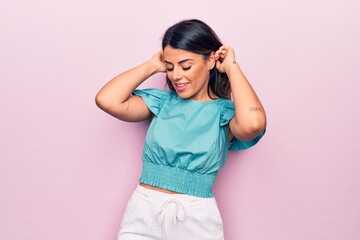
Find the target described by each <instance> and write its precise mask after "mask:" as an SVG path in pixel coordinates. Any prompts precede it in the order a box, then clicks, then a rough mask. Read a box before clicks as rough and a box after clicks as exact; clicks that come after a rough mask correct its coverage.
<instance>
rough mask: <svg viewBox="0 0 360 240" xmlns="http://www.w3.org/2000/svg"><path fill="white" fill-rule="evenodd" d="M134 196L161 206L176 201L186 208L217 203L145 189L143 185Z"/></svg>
mask: <svg viewBox="0 0 360 240" xmlns="http://www.w3.org/2000/svg"><path fill="white" fill-rule="evenodd" d="M134 194H135V195H136V196H137V197H140V198H142V199H143V200H146V201H151V202H158V203H159V204H162V203H163V202H166V201H169V200H172V199H176V200H178V201H180V202H181V203H182V204H183V205H184V206H201V205H206V204H209V203H212V202H215V203H216V200H215V198H214V197H212V198H202V197H196V196H192V195H187V194H176V193H175V194H172V193H164V192H160V191H156V190H152V189H148V188H145V187H143V186H141V185H138V186H137V188H136V190H135V191H134Z"/></svg>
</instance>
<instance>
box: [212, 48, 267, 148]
mask: <svg viewBox="0 0 360 240" xmlns="http://www.w3.org/2000/svg"><path fill="white" fill-rule="evenodd" d="M215 58H216V59H217V63H216V67H217V68H218V70H219V71H220V72H225V73H226V74H227V76H228V78H229V81H230V87H231V93H232V96H233V101H234V105H235V117H233V118H232V119H231V121H230V123H229V127H230V131H231V133H232V134H233V135H234V136H235V137H236V138H238V139H240V140H242V141H249V140H251V139H253V138H255V137H256V136H258V135H259V134H260V133H261V132H263V131H264V130H265V128H266V114H265V110H264V108H263V106H262V104H261V102H260V100H259V98H258V97H257V95H256V93H255V91H254V89H253V88H252V87H251V85H250V83H249V81H248V80H247V79H246V77H245V76H244V74H243V73H242V71H241V69H240V66H239V65H238V63H237V62H236V59H235V53H234V50H233V49H232V48H231V47H229V46H222V47H221V48H220V49H219V50H218V51H216V53H215ZM219 59H220V60H222V62H220V61H219Z"/></svg>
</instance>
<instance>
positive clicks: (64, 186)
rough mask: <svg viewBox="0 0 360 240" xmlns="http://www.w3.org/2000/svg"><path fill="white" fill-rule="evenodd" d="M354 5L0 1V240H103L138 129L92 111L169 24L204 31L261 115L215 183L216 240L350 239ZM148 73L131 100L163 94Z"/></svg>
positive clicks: (355, 201) (358, 112) (355, 98)
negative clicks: (248, 145)
mask: <svg viewBox="0 0 360 240" xmlns="http://www.w3.org/2000/svg"><path fill="white" fill-rule="evenodd" d="M359 10H360V2H359V1H357V0H343V1H331V0H330V1H329V0H326V1H325V0H317V1H313V0H311V1H310V0H305V1H288V0H274V1H260V0H251V1H250V0H245V1H238V0H236V1H235V0H234V1H226V0H222V1H209V0H207V1H194V0H191V1H190V0H182V1H137V0H133V1H85V0H76V1H73V0H71V1H70V0H63V1H56V2H54V1H46V0H32V1H25V0H23V1H13V0H2V1H1V2H0V28H1V29H0V102H1V120H0V121H1V124H0V239H1V240H23V239H27V240H48V239H52V240H82V239H86V240H99V239H101V240H111V239H115V238H116V234H117V231H118V227H119V225H120V221H121V217H122V213H123V211H124V209H125V205H126V202H127V200H128V198H129V196H130V194H131V192H132V191H133V190H134V188H135V187H136V185H137V179H138V177H139V175H140V171H141V152H142V145H143V139H144V136H145V131H146V128H147V123H124V122H121V121H118V120H116V119H115V118H112V117H111V116H109V115H106V114H105V113H103V112H102V111H101V110H99V109H98V108H97V107H96V106H95V102H94V97H95V94H96V93H97V91H98V90H99V89H100V87H101V86H102V85H104V84H105V83H106V82H107V81H108V80H110V79H111V78H112V77H113V76H115V75H116V74H118V73H120V72H121V71H124V70H126V69H128V68H130V67H133V66H135V65H137V64H139V63H141V62H143V61H145V60H147V59H148V58H149V57H151V56H152V55H153V54H154V53H155V52H156V51H157V50H159V48H160V40H161V36H162V34H163V32H164V31H165V29H166V28H167V27H169V26H170V25H172V24H173V23H175V22H176V21H179V20H182V19H184V18H194V17H195V18H199V19H202V20H204V21H205V22H207V23H208V24H209V25H210V26H211V27H212V28H213V29H214V30H215V31H216V32H217V33H218V35H219V36H220V37H221V38H222V40H223V41H224V42H225V43H227V44H229V45H231V46H232V47H234V48H235V50H236V54H237V58H238V61H239V63H240V66H241V67H242V69H243V71H244V73H245V75H246V76H247V78H248V79H249V81H250V82H251V83H252V85H253V87H254V88H255V89H256V92H257V93H258V95H259V97H260V98H261V100H262V102H263V104H264V106H265V108H266V110H267V116H268V129H267V133H266V135H265V137H264V138H263V139H262V140H261V141H260V142H259V143H258V145H256V146H255V147H253V148H252V149H249V150H247V151H243V152H231V153H230V156H229V158H228V162H227V165H226V166H225V168H224V169H222V170H221V172H220V174H219V177H218V181H217V182H216V184H215V194H216V198H217V200H218V202H219V207H220V210H221V211H222V214H223V219H224V225H225V234H226V239H228V240H229V239H230V240H233V239H236V240H237V239H241V240H264V239H266V240H289V239H291V240H305V239H306V240H319V239H326V240H359V239H360V171H359V170H360V161H359V160H360V144H359V143H360V137H359V133H360V127H359V122H360V108H359V102H360V94H359V87H360V84H359V81H360V70H359V69H360V44H359V43H360V15H359ZM162 77H163V76H160V75H159V76H156V77H154V78H152V79H150V80H149V81H147V82H145V83H144V84H143V85H142V87H159V88H162V87H163V86H164V82H163V79H162Z"/></svg>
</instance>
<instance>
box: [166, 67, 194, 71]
mask: <svg viewBox="0 0 360 240" xmlns="http://www.w3.org/2000/svg"><path fill="white" fill-rule="evenodd" d="M190 68H191V66H190V67H186V68H184V67H183V68H182V69H183V70H184V71H187V70H190ZM166 70H167V71H168V72H171V71H172V70H174V68H168V69H166Z"/></svg>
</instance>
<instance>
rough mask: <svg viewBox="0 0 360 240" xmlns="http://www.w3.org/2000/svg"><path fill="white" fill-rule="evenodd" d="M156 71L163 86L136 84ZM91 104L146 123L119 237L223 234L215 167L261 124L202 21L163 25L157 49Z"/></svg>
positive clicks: (261, 116)
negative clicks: (138, 172)
mask: <svg viewBox="0 0 360 240" xmlns="http://www.w3.org/2000/svg"><path fill="white" fill-rule="evenodd" d="M159 72H166V81H167V84H168V87H169V89H170V90H159V89H154V88H150V89H144V90H140V89H136V88H137V87H138V86H139V85H140V84H141V83H142V82H144V81H145V80H146V79H148V78H149V77H150V76H152V75H154V74H156V73H159ZM231 97H232V98H231ZM231 99H233V100H231ZM96 103H97V105H98V106H99V107H100V108H101V109H102V110H104V111H105V112H107V113H109V114H111V115H112V116H114V117H116V118H118V119H120V120H123V121H129V122H138V121H144V120H150V121H151V123H150V126H149V129H148V132H147V135H146V139H145V144H144V150H143V169H142V174H141V178H140V179H139V182H140V183H139V185H138V187H137V189H136V190H135V191H134V193H133V194H132V196H131V198H130V200H129V202H128V205H127V208H126V211H125V214H124V217H123V220H122V223H121V227H120V231H119V234H118V240H124V239H126V240H133V239H170V240H176V239H181V240H184V239H214V240H215V239H216V240H218V239H224V234H223V225H222V220H221V216H220V213H219V209H218V207H217V203H216V201H215V198H214V195H213V193H212V186H213V183H214V181H215V178H216V175H217V172H218V170H219V169H220V168H221V167H222V166H223V165H224V163H225V160H226V157H227V153H228V150H229V149H232V150H242V149H246V148H249V147H251V146H253V145H254V144H256V143H257V142H258V141H259V139H260V138H261V137H262V136H263V134H264V133H265V127H266V116H265V111H264V108H263V106H262V104H261V102H260V100H259V98H258V97H257V95H256V93H255V92H254V90H253V88H252V87H251V85H250V83H249V82H248V81H247V79H246V78H245V76H244V74H243V73H242V71H241V69H240V67H239V65H238V62H237V60H236V58H235V53H234V50H233V49H232V48H231V47H230V46H227V45H223V44H222V43H221V41H220V40H219V38H218V37H217V35H216V34H215V32H214V31H213V30H212V29H211V28H210V27H209V26H208V25H207V24H205V23H204V22H202V21H200V20H196V19H192V20H184V21H181V22H179V23H177V24H175V25H173V26H171V27H170V28H168V29H167V31H166V32H165V35H164V37H163V40H162V50H161V51H159V52H157V53H156V54H155V55H154V56H153V57H152V58H151V59H150V60H148V61H146V62H145V63H143V64H141V65H139V66H137V67H135V68H133V69H130V70H128V71H126V72H124V73H121V74H120V75H118V76H116V77H115V78H113V79H112V80H111V81H109V82H108V83H107V84H106V85H105V86H104V87H103V88H102V89H101V90H100V91H99V93H98V94H97V96H96Z"/></svg>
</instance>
